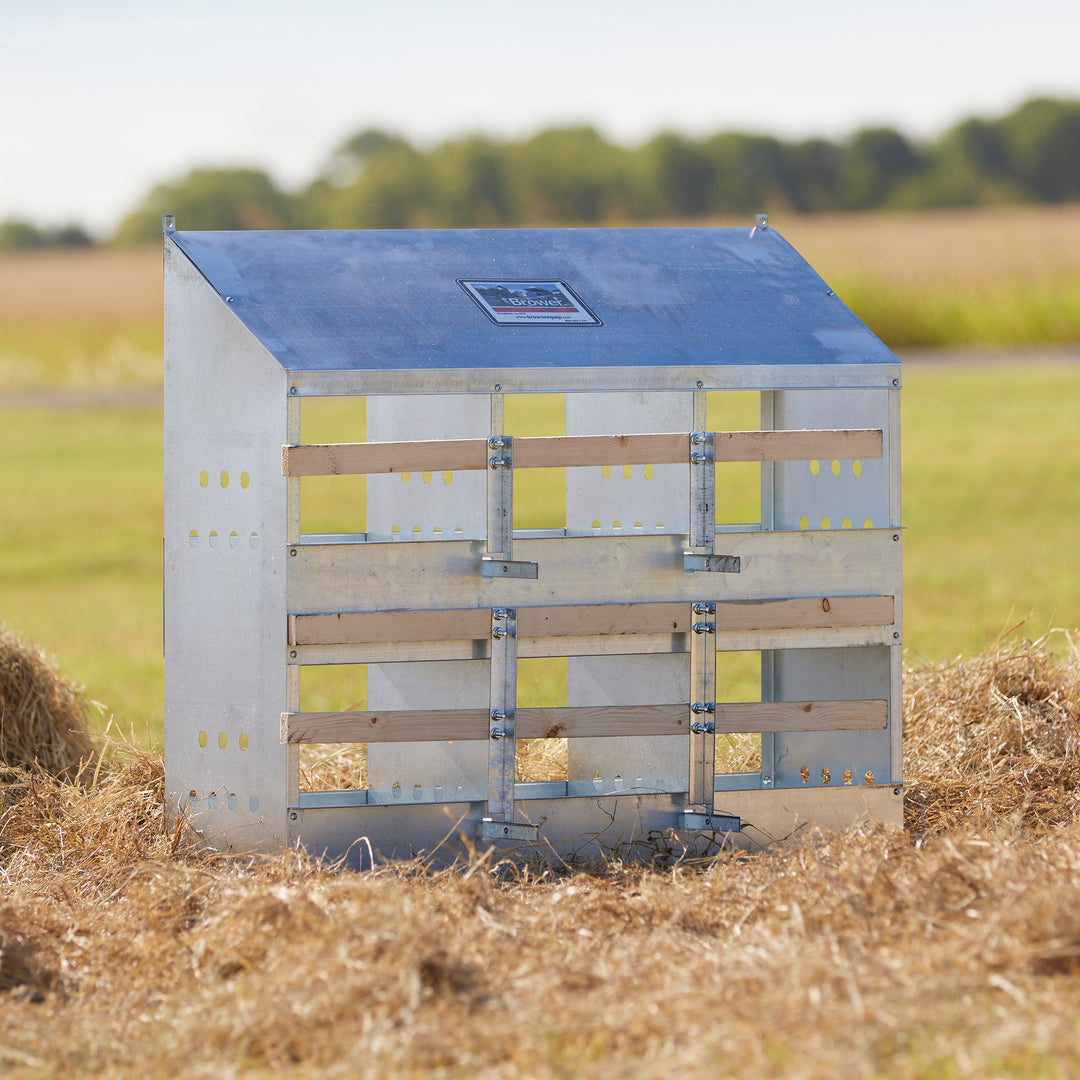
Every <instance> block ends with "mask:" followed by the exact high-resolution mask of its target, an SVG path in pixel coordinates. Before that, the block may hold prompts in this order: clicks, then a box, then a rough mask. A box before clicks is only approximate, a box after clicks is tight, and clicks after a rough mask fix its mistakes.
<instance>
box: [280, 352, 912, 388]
mask: <svg viewBox="0 0 1080 1080" xmlns="http://www.w3.org/2000/svg"><path fill="white" fill-rule="evenodd" d="M722 356H723V354H722V352H718V354H717V360H718V362H717V363H715V364H699V365H694V366H686V367H673V366H663V367H660V366H657V367H650V366H647V365H641V366H640V367H639V366H633V367H625V368H611V367H605V368H600V367H595V368H592V367H583V368H569V367H568V368H558V367H536V368H508V367H489V368H472V369H470V368H440V369H437V370H431V369H417V370H414V371H395V370H370V371H361V370H355V369H349V370H332V371H296V370H293V371H289V372H288V376H287V377H288V385H289V392H290V393H291V394H293V395H296V396H312V397H338V396H342V395H356V394H431V393H439V394H490V393H494V392H499V391H501V392H502V393H505V394H523V393H574V392H575V391H585V392H592V391H598V390H599V391H619V390H657V391H663V390H675V391H679V390H683V391H685V390H826V389H831V390H878V389H881V390H885V389H892V388H893V387H898V386H900V385H901V378H902V376H901V367H900V363H899V362H897V363H895V364H845V363H837V364H783V363H778V364H724V363H723V359H722Z"/></svg>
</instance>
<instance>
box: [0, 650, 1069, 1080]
mask: <svg viewBox="0 0 1080 1080" xmlns="http://www.w3.org/2000/svg"><path fill="white" fill-rule="evenodd" d="M1049 644H1050V642H1048V641H1046V640H1041V641H1036V642H1026V643H1016V644H1005V643H1003V644H1001V645H999V646H998V647H997V648H995V649H994V650H993V651H991V652H989V653H987V654H985V655H983V656H980V657H976V658H974V659H972V660H968V661H963V662H956V663H954V664H950V665H942V666H937V667H933V668H927V669H923V670H919V671H914V672H911V673H909V674H908V677H907V687H906V697H907V709H908V738H907V754H908V776H909V779H910V788H909V797H908V823H909V828H908V829H907V830H906V831H905V830H899V829H889V828H885V827H883V826H872V827H869V828H865V829H861V830H858V831H856V832H853V833H850V834H847V835H843V836H838V835H833V834H831V833H827V832H822V831H820V830H813V829H809V830H806V831H804V832H803V834H802V835H800V836H798V837H796V838H793V839H792V840H790V841H789V842H787V843H785V844H783V845H780V846H777V847H774V848H771V849H768V850H762V851H758V852H755V853H742V854H725V855H721V856H719V857H716V858H712V859H710V860H707V861H701V862H697V863H691V862H689V861H688V860H682V861H679V860H678V858H676V859H675V860H674V861H673V862H669V863H668V864H666V865H663V866H661V865H656V866H652V867H646V866H631V865H624V864H621V863H618V862H608V863H606V864H603V863H597V864H594V865H590V866H585V867H579V868H575V869H574V870H573V871H571V870H569V869H568V868H565V867H561V866H557V865H556V866H543V865H532V866H513V865H510V864H506V863H500V862H499V861H498V860H497V859H496V858H495V857H494V856H492V855H491V854H483V853H480V852H477V853H475V854H474V856H473V857H472V858H471V859H469V860H467V861H466V862H464V863H462V864H461V865H458V866H457V867H455V868H453V869H451V870H444V871H435V870H431V869H428V868H427V867H425V866H424V865H423V864H422V863H419V862H417V863H411V864H404V865H399V866H394V867H383V868H381V869H379V870H376V871H374V872H371V873H365V874H356V873H346V872H338V871H336V870H335V869H334V868H333V867H329V866H325V865H321V864H320V863H318V862H316V861H315V860H313V859H311V858H308V857H307V856H304V855H302V854H300V853H297V852H284V851H283V852H281V853H279V854H277V855H272V856H261V857H255V856H250V857H242V856H233V857H229V858H224V857H221V856H218V855H215V854H213V853H211V852H208V851H206V850H204V849H202V848H201V846H200V843H199V840H198V837H197V836H195V835H193V834H191V833H188V832H186V831H185V830H183V829H182V828H181V829H168V828H166V826H165V821H164V816H163V812H162V801H163V776H162V769H161V763H160V761H159V760H158V759H157V758H156V757H154V756H153V755H151V754H147V753H144V752H142V751H139V750H137V749H135V748H132V747H129V746H121V747H114V748H113V753H112V760H111V764H110V765H108V767H105V766H102V767H101V769H100V771H98V772H97V774H96V775H95V774H94V773H93V772H92V771H90V770H86V769H84V770H83V773H82V775H81V776H80V777H79V778H78V780H77V781H76V782H71V781H64V780H61V779H58V778H56V777H53V776H50V775H48V774H46V773H44V772H43V771H41V770H33V769H25V768H9V769H8V770H7V771H6V772H5V774H4V775H3V778H2V779H0V881H2V885H0V890H2V891H0V995H2V996H0V1001H2V1004H3V1008H2V1011H0V1069H3V1070H4V1071H5V1075H10V1076H13V1077H37V1076H51V1075H76V1074H77V1075H81V1076H110V1077H114V1076H120V1077H124V1076H139V1077H140V1078H152V1077H159V1076H161V1077H164V1076H166V1075H170V1076H172V1075H175V1073H176V1072H177V1070H178V1069H180V1070H181V1071H182V1072H183V1075H185V1076H187V1077H196V1078H197V1077H209V1076H215V1077H219V1076H259V1075H268V1074H269V1073H271V1072H278V1071H285V1072H287V1073H288V1074H289V1075H295V1076H301V1077H315V1076H320V1077H323V1076H326V1077H339V1076H340V1077H345V1076H350V1077H354V1076H359V1077H380V1078H381V1077H391V1078H393V1077H418V1076H444V1077H457V1076H461V1077H464V1076H469V1077H492V1078H494V1077H500V1078H501V1077H611V1076H618V1077H630V1078H634V1077H656V1076H670V1075H676V1074H678V1073H684V1074H687V1075H692V1076H704V1075H709V1076H713V1075H715V1076H733V1077H743V1076H754V1077H760V1076H788V1077H835V1076H837V1075H842V1074H850V1075H858V1076H888V1077H923V1076H941V1077H959V1076H980V1077H984V1076H991V1075H993V1076H1029V1075H1030V1076H1069V1075H1075V1073H1076V1071H1077V1069H1078V1068H1080V1036H1078V1033H1077V1025H1076V1021H1075V1016H1076V1015H1077V1009H1078V1007H1080V905H1077V903H1076V899H1077V896H1078V895H1080V891H1078V890H1080V824H1078V822H1077V820H1076V815H1075V808H1076V798H1075V794H1074V793H1075V791H1076V790H1077V785H1078V782H1080V759H1078V757H1077V752H1076V751H1077V730H1078V727H1080V713H1078V710H1077V693H1076V690H1077V686H1078V684H1080V656H1078V654H1077V651H1076V650H1075V649H1072V648H1070V649H1068V650H1067V653H1066V654H1065V655H1062V654H1061V653H1060V651H1059V653H1058V655H1057V656H1056V657H1055V655H1054V654H1053V653H1052V652H1051V651H1050V649H1049Z"/></svg>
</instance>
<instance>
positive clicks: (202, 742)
mask: <svg viewBox="0 0 1080 1080" xmlns="http://www.w3.org/2000/svg"><path fill="white" fill-rule="evenodd" d="M209 741H210V737H209V736H208V735H207V734H206V732H205V731H200V732H199V745H200V746H201V747H202V748H203V749H204V750H205V749H206V744H207V743H208V742H209Z"/></svg>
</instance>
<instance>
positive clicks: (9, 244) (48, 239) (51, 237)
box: [0, 220, 94, 251]
mask: <svg viewBox="0 0 1080 1080" xmlns="http://www.w3.org/2000/svg"><path fill="white" fill-rule="evenodd" d="M93 243H94V241H93V239H92V238H91V237H90V235H89V233H87V232H86V230H85V229H83V228H82V227H81V226H79V225H63V226H61V227H60V228H59V229H47V230H42V229H39V228H38V227H37V226H36V225H31V224H30V222H28V221H14V220H11V221H0V251H29V250H33V249H34V248H73V247H90V246H91V245H92V244H93Z"/></svg>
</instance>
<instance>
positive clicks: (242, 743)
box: [239, 732, 251, 750]
mask: <svg viewBox="0 0 1080 1080" xmlns="http://www.w3.org/2000/svg"><path fill="white" fill-rule="evenodd" d="M239 744H240V749H241V750H246V749H247V748H248V746H250V745H251V743H250V741H249V740H248V737H247V732H245V733H244V734H243V735H241V736H240V740H239Z"/></svg>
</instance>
